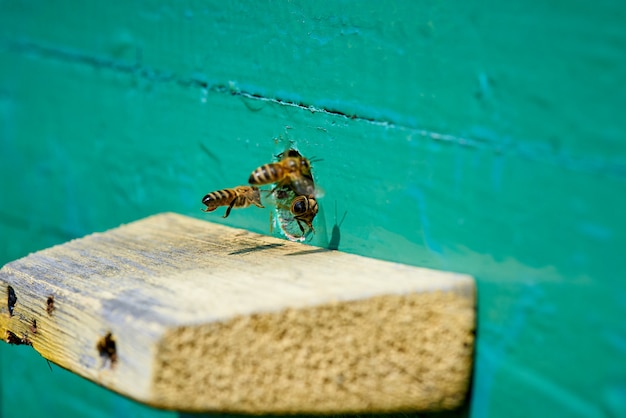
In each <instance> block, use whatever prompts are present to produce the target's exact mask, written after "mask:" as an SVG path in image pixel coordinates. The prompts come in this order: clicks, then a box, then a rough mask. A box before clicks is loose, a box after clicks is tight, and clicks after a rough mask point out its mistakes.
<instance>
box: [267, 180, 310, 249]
mask: <svg viewBox="0 0 626 418" xmlns="http://www.w3.org/2000/svg"><path fill="white" fill-rule="evenodd" d="M272 197H273V205H275V208H276V213H275V215H273V214H271V213H270V229H273V226H277V227H278V228H279V229H280V232H281V234H282V235H283V236H285V237H287V239H289V240H290V241H304V240H306V239H307V237H308V236H310V234H311V233H314V232H315V230H314V228H313V220H314V219H315V216H316V215H317V212H318V204H317V199H316V197H315V196H314V195H307V196H302V195H300V196H298V195H296V194H295V193H294V191H293V190H291V189H289V188H287V187H280V188H278V189H277V190H276V191H275V192H274V193H273V194H272Z"/></svg>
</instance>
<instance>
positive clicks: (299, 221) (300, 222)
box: [296, 219, 304, 235]
mask: <svg viewBox="0 0 626 418" xmlns="http://www.w3.org/2000/svg"><path fill="white" fill-rule="evenodd" d="M296 221H298V227H299V228H300V231H302V235H304V228H303V227H302V221H301V220H300V219H296Z"/></svg>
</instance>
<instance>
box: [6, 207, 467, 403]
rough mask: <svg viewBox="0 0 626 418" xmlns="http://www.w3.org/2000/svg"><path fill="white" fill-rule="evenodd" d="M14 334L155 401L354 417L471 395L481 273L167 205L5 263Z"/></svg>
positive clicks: (89, 374) (110, 384) (9, 333)
mask: <svg viewBox="0 0 626 418" xmlns="http://www.w3.org/2000/svg"><path fill="white" fill-rule="evenodd" d="M0 282H1V285H0V298H1V299H0V300H3V301H6V303H3V304H1V305H0V333H1V335H2V336H3V338H4V340H5V341H6V342H9V343H13V344H28V345H32V347H33V348H34V349H35V350H37V351H38V352H39V353H40V354H41V355H42V356H43V357H45V358H47V359H49V360H50V361H53V362H55V363H57V364H59V365H60V366H62V367H65V368H67V369H69V370H71V371H73V372H75V373H78V374H79V375H81V376H84V377H86V378H88V379H90V380H93V381H94V382H97V383H99V384H101V385H103V386H105V387H107V388H110V389H112V390H114V391H116V392H119V393H121V394H123V395H126V396H129V397H131V398H134V399H136V400H138V401H141V402H144V403H147V404H149V405H152V406H155V407H159V408H167V409H176V410H181V411H225V412H248V413H302V412H306V413H339V412H342V413H344V412H366V411H368V412H374V411H376V412H384V411H399V410H441V409H452V408H456V407H458V406H459V405H460V404H461V403H462V401H463V400H464V398H465V395H466V393H467V390H468V385H469V381H470V374H471V366H472V353H473V339H474V327H475V300H474V298H475V287H474V281H473V279H472V278H471V277H469V276H465V275H461V274H455V273H448V272H441V271H434V270H429V269H423V268H417V267H411V266H406V265H401V264H395V263H389V262H384V261H379V260H375V259H369V258H364V257H360V256H357V255H352V254H347V253H342V252H338V251H328V250H324V249H320V248H315V247H310V246H307V245H303V244H299V243H292V242H287V241H282V240H279V239H276V238H272V237H266V236H262V235H258V234H255V233H251V232H248V231H244V230H239V229H234V228H230V227H226V226H221V225H216V224H212V223H209V222H204V221H200V220H197V219H194V218H189V217H185V216H182V215H177V214H172V213H166V214H160V215H155V216H152V217H149V218H146V219H144V220H140V221H137V222H134V223H131V224H128V225H124V226H121V227H119V228H116V229H112V230H110V231H107V232H105V233H98V234H93V235H89V236H87V237H85V238H81V239H77V240H73V241H70V242H68V243H66V244H63V245H59V246H55V247H52V248H49V249H46V250H43V251H40V252H37V253H34V254H31V255H29V256H27V257H25V258H22V259H20V260H17V261H14V262H12V263H9V264H7V265H6V266H4V267H3V268H2V270H0Z"/></svg>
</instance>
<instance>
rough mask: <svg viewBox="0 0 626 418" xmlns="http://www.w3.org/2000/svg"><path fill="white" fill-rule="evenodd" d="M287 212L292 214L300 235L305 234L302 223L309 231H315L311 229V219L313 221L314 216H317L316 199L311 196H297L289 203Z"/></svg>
mask: <svg viewBox="0 0 626 418" xmlns="http://www.w3.org/2000/svg"><path fill="white" fill-rule="evenodd" d="M289 210H290V212H291V213H292V214H293V217H294V219H295V220H296V222H298V226H299V227H300V231H302V235H304V234H305V232H304V228H303V227H302V223H304V224H306V226H308V227H309V228H310V229H311V231H313V232H315V229H313V219H315V215H317V211H318V207H317V199H316V198H315V197H314V196H313V195H308V196H297V197H296V198H295V199H293V201H292V202H291V207H290V208H289Z"/></svg>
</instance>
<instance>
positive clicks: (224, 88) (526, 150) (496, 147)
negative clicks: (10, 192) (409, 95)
mask: <svg viewBox="0 0 626 418" xmlns="http://www.w3.org/2000/svg"><path fill="white" fill-rule="evenodd" d="M9 47H10V49H12V50H13V51H16V52H18V53H21V54H25V55H28V54H31V55H38V56H42V57H46V58H49V59H56V60H59V61H65V62H74V63H79V64H83V65H87V66H91V67H94V68H105V69H109V70H111V71H114V72H119V73H124V74H129V75H134V76H136V77H140V78H142V79H144V80H148V81H151V82H155V83H176V84H178V85H180V86H183V87H197V88H202V89H205V90H207V91H210V92H213V93H218V94H230V95H231V96H238V97H241V98H244V99H248V100H255V101H261V102H265V103H272V104H276V105H279V106H288V107H293V108H296V109H300V110H305V111H307V112H311V113H321V114H324V115H329V116H335V117H341V118H345V119H349V120H354V121H360V122H366V123H370V124H372V125H375V126H379V127H382V128H385V129H394V130H399V131H405V132H407V133H409V134H411V135H416V136H420V137H424V138H430V139H432V140H434V141H437V142H442V143H449V144H454V145H457V146H461V147H467V148H473V149H482V150H487V151H491V152H493V153H494V154H497V155H512V156H517V157H521V158H525V159H527V160H530V161H533V162H541V161H543V162H548V163H552V164H555V165H557V166H560V167H563V168H565V169H569V170H572V171H577V172H586V173H594V174H604V175H608V176H611V177H615V178H617V179H620V180H626V163H621V162H618V163H613V162H610V161H607V160H606V159H605V158H598V157H593V156H591V157H587V158H584V157H570V156H568V155H563V154H560V155H559V154H555V153H553V152H549V151H546V150H545V149H544V148H543V146H542V144H539V145H536V146H532V145H531V146H529V145H528V144H514V143H512V142H508V143H498V142H494V141H492V140H489V139H485V138H468V137H464V136H457V135H452V134H445V133H439V132H434V131H429V130H426V129H419V128H416V127H412V126H407V125H402V124H398V123H395V122H393V121H390V120H384V119H378V118H373V117H368V116H365V115H357V114H350V113H346V112H343V111H341V110H337V109H330V108H324V107H317V106H313V105H309V104H306V103H302V102H296V101H291V100H286V99H282V98H279V97H265V96H263V95H260V94H258V93H251V92H247V91H243V90H241V89H239V88H238V87H237V86H236V84H235V83H214V84H212V83H209V82H208V81H206V80H204V79H202V78H201V77H187V78H183V77H180V76H178V75H177V74H176V73H174V72H168V71H161V70H157V69H152V68H150V67H146V66H144V65H142V64H141V56H140V55H138V56H137V61H136V62H135V63H128V62H121V61H115V60H112V59H109V58H101V57H97V56H93V55H88V54H85V53H81V52H78V51H76V50H72V49H69V48H60V47H52V46H46V45H42V44H38V43H35V42H32V41H25V40H20V41H16V42H13V43H10V44H9Z"/></svg>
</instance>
